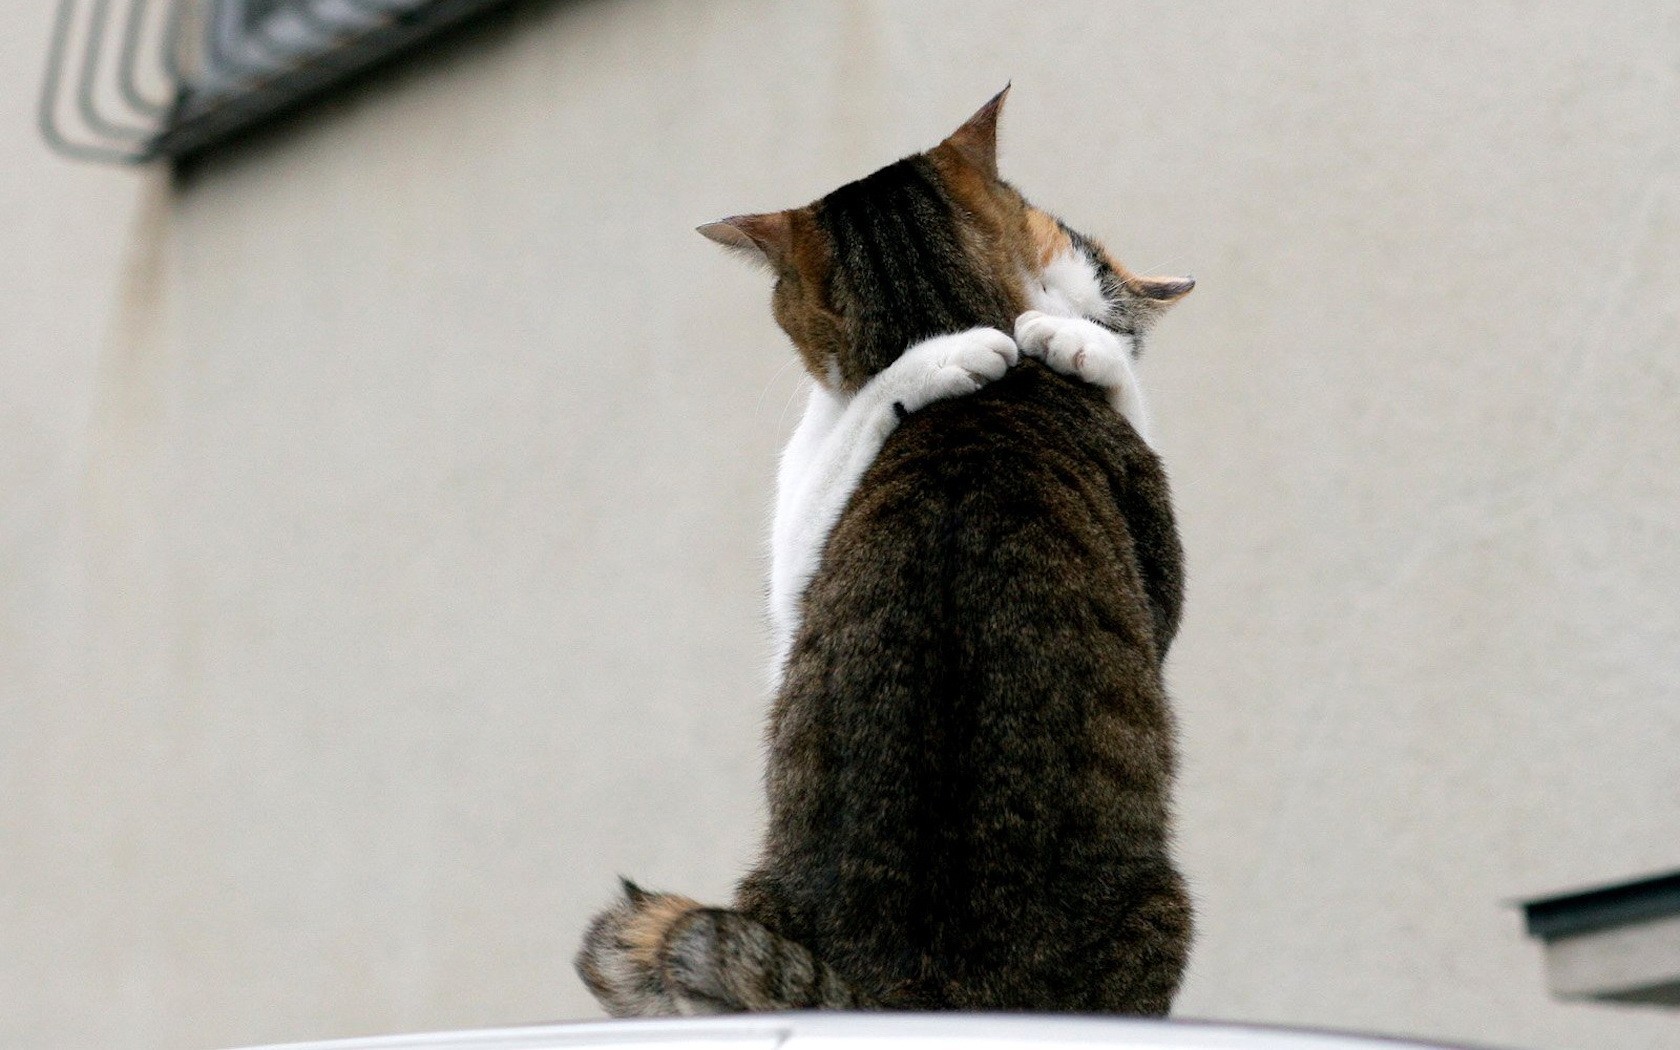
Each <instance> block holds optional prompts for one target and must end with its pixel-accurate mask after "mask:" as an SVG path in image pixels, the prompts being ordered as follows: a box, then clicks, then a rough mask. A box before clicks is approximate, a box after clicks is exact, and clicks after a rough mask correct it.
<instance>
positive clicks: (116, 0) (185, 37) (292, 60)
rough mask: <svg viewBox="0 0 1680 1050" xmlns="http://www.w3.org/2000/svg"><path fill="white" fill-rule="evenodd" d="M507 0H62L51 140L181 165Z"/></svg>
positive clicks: (77, 153)
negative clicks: (188, 157)
mask: <svg viewBox="0 0 1680 1050" xmlns="http://www.w3.org/2000/svg"><path fill="white" fill-rule="evenodd" d="M505 2H506V0H59V6H58V13H57V17H56V19H55V20H54V25H53V35H52V40H51V44H50V49H49V52H48V56H47V65H46V76H45V80H44V83H43V85H42V91H41V101H40V112H39V123H40V128H41V133H42V135H43V136H44V137H45V138H46V140H47V142H48V143H49V144H50V145H51V146H52V147H53V148H54V149H56V150H58V151H59V152H60V153H63V154H65V155H66V156H71V157H75V158H77V159H81V160H97V161H109V162H118V163H144V162H146V161H150V160H155V159H159V158H179V157H183V156H186V155H188V154H191V153H195V152H198V151H199V150H202V149H205V148H207V147H209V146H211V145H214V144H215V143H216V142H218V141H220V140H222V139H224V138H227V137H228V136H230V135H234V134H237V133H238V132H240V131H242V130H244V129H246V128H248V127H250V126H252V125H253V124H257V123H260V122H261V121H263V120H266V119H268V118H270V117H273V116H275V115H277V114H280V113H282V112H285V111H287V110H290V109H292V108H294V107H296V106H298V105H300V104H302V103H304V102H306V101H308V100H309V99H311V98H313V97H315V96H317V95H319V94H321V93H322V92H324V91H326V90H328V89H329V88H331V87H332V86H333V85H335V84H337V83H339V82H341V81H343V80H344V79H346V78H348V77H351V76H354V75H355V74H357V73H360V72H362V71H363V70H365V69H367V68H369V67H371V66H374V65H377V64H378V63H380V62H382V61H384V60H385V59H387V58H390V57H392V56H394V55H396V54H399V53H401V52H403V51H406V50H407V49H408V48H410V47H412V46H413V45H415V44H417V43H419V42H421V41H422V40H424V39H426V38H428V37H430V36H432V35H433V34H435V33H437V32H439V31H441V30H443V29H446V28H448V27H450V26H452V25H454V24H456V23H458V22H461V21H462V20H464V19H466V18H468V17H470V16H472V15H474V14H477V13H479V12H481V11H484V10H486V9H489V8H491V7H495V6H498V5H500V4H502V3H505Z"/></svg>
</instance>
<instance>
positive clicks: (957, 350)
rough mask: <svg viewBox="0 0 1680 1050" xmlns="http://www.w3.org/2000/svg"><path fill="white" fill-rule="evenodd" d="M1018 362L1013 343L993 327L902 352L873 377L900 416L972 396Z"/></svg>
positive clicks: (956, 335) (1018, 353)
mask: <svg viewBox="0 0 1680 1050" xmlns="http://www.w3.org/2000/svg"><path fill="white" fill-rule="evenodd" d="M1020 359H1021V355H1020V351H1019V350H1018V349H1017V348H1016V346H1015V340H1013V339H1011V338H1010V337H1009V336H1008V335H1006V334H1005V333H1003V332H1000V331H998V330H997V329H996V328H971V329H969V330H968V331H966V332H957V333H955V334H953V335H941V336H935V337H934V338H932V339H928V340H925V341H923V342H920V343H917V344H916V345H915V346H913V347H911V348H910V349H908V350H906V351H905V352H904V354H903V356H902V357H900V358H899V359H898V360H897V361H894V362H893V363H892V364H891V365H889V366H888V367H887V369H886V370H885V371H884V372H882V373H881V374H880V375H879V376H877V377H876V378H877V379H878V380H885V385H886V386H887V388H888V392H889V393H890V394H891V395H892V400H893V403H894V405H895V407H896V408H897V409H898V410H899V411H900V412H901V413H904V414H909V413H911V412H915V411H918V410H919V409H922V408H924V407H926V406H928V405H930V404H932V403H933V402H935V401H943V400H945V399H947V398H952V397H962V396H963V395H964V394H972V393H974V392H975V391H976V390H979V389H980V388H981V387H983V386H985V385H986V384H987V383H990V382H992V381H993V380H997V379H1002V378H1003V376H1004V373H1006V372H1008V371H1009V369H1010V366H1012V365H1014V364H1015V363H1016V362H1017V361H1019V360H1020Z"/></svg>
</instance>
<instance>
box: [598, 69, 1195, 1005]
mask: <svg viewBox="0 0 1680 1050" xmlns="http://www.w3.org/2000/svg"><path fill="white" fill-rule="evenodd" d="M1007 93H1008V89H1007V88H1006V89H1005V90H1004V93H1003V94H999V95H998V96H997V97H996V98H994V99H992V101H991V102H989V103H987V104H986V106H984V107H983V108H982V109H981V110H980V111H979V112H978V113H976V114H975V115H974V116H973V117H972V118H970V119H969V120H968V121H967V122H966V123H965V124H963V125H962V126H961V127H960V128H958V129H957V130H956V131H955V132H954V133H953V134H952V135H951V136H950V137H949V138H947V139H945V140H944V141H943V142H941V143H940V144H939V145H938V146H936V147H934V148H933V149H931V150H928V151H926V152H923V153H918V154H915V155H913V156H910V157H906V158H905V159H903V160H900V161H898V162H897V163H895V164H891V165H888V166H887V167H884V168H882V169H881V170H879V171H877V172H875V173H874V174H872V175H869V176H867V177H866V178H863V179H861V180H859V181H857V182H853V183H850V184H848V185H845V186H842V187H840V188H839V189H837V190H835V191H834V192H832V193H830V194H828V195H827V196H825V197H823V198H822V199H820V200H818V201H816V202H815V203H813V204H810V205H807V206H805V207H803V208H794V209H791V210H788V211H780V212H771V213H767V214H758V215H741V216H736V217H734V218H730V219H724V220H723V221H721V222H716V223H711V224H709V225H707V226H703V227H701V229H700V232H701V233H703V234H705V235H706V236H707V237H709V238H711V239H712V240H714V241H717V242H719V243H721V244H723V245H725V246H727V247H729V248H731V249H733V250H734V251H736V252H738V253H740V254H742V255H744V256H748V257H750V258H751V259H753V260H754V261H756V262H759V263H761V264H762V265H764V266H766V267H767V268H768V269H769V270H770V271H771V272H772V273H773V274H774V276H775V282H776V283H775V292H774V296H773V303H774V311H775V317H776V320H777V322H778V323H779V324H780V325H781V327H782V329H783V330H784V331H785V332H786V333H787V335H788V337H789V339H791V340H792V342H793V345H794V347H795V348H796V349H797V351H798V353H799V355H800V358H801V360H802V362H803V363H804V365H805V367H806V369H807V371H808V372H809V373H810V375H811V378H812V380H813V381H814V384H813V386H812V388H811V391H810V395H809V400H808V402H807V404H806V407H805V414H804V416H803V418H802V419H801V420H800V422H799V425H798V427H797V428H796V429H795V431H794V433H793V436H792V438H791V439H790V440H789V442H788V444H787V447H786V449H785V450H784V452H783V453H782V458H781V464H780V467H779V470H778V473H777V479H776V482H777V492H776V506H775V521H774V526H773V530H772V539H771V546H772V556H773V558H772V562H773V563H772V567H771V574H770V602H769V604H770V610H769V611H770V621H771V627H772V631H773V636H774V643H775V657H774V658H775V663H774V667H773V671H772V674H773V676H774V682H775V700H774V704H773V708H772V710H771V713H770V719H769V728H768V737H769V740H768V751H769V768H768V773H767V788H768V794H769V814H770V815H769V828H768V832H767V836H766V840H765V843H764V846H763V851H762V855H761V858H760V860H759V863H758V865H757V867H756V868H755V869H754V870H753V871H752V872H751V873H750V874H749V875H747V876H746V878H745V879H744V880H743V881H742V882H741V884H740V885H739V887H738V889H737V892H736V897H735V902H734V907H732V908H713V907H705V906H702V905H700V904H698V903H696V902H695V901H692V900H689V899H688V898H686V897H681V896H677V895H675V894H668V893H653V892H648V891H646V890H643V889H641V888H639V887H637V886H635V885H634V884H632V883H630V882H628V881H626V882H625V883H624V888H623V895H622V897H621V898H620V899H619V900H618V901H617V902H616V903H614V904H613V905H612V906H611V907H609V908H608V909H607V910H605V911H603V912H602V913H600V914H599V915H598V916H597V917H596V918H595V919H594V921H593V923H592V924H591V926H590V927H589V930H588V932H587V934H586V935H585V938H584V943H583V946H582V949H581V950H580V951H579V953H578V956H577V969H578V972H579V974H580V975H581V976H582V978H583V980H584V982H585V984H587V985H588V987H589V989H590V991H591V992H593V993H594V995H595V996H596V998H597V999H599V1000H600V1002H601V1003H602V1005H603V1006H605V1008H606V1009H607V1010H608V1011H609V1012H610V1013H612V1014H614V1015H617V1016H670V1015H688V1014H711V1013H724V1012H733V1011H745V1010H753V1011H760V1010H787V1009H804V1008H829V1009H895V1010H1015V1011H1078V1012H1102V1013H1123V1014H1143V1015H1160V1014H1165V1013H1166V1012H1167V1010H1168V1008H1169V1007H1170V1006H1171V1003H1172V999H1173V995H1174V993H1175V992H1176V990H1177V988H1178V984H1179V979H1180V977H1181V975H1182V973H1183V969H1184V965H1185V958H1186V954H1187V952H1188V948H1189V942H1190V935H1191V907H1190V900H1189V897H1188V895H1187V893H1186V891H1185V887H1184V883H1183V880H1182V878H1181V876H1180V875H1179V873H1178V871H1177V869H1176V868H1175V867H1174V865H1173V862H1172V858H1171V855H1170V852H1171V851H1170V847H1171V841H1170V839H1171V835H1170V818H1171V806H1170V798H1169V794H1170V787H1171V781H1172V777H1173V767H1174V762H1175V758H1174V751H1175V744H1174V725H1173V718H1172V713H1171V711H1170V710H1169V706H1168V701H1167V696H1166V693H1165V690H1164V688H1163V684H1162V673H1161V664H1162V660H1163V658H1164V657H1165V655H1166V652H1167V647H1168V645H1169V644H1170V643H1171V641H1172V638H1173V635H1174V632H1175V631H1176V630H1177V626H1178V620H1179V607H1180V602H1181V599H1182V593H1183V575H1182V572H1183V570H1182V549H1181V547H1180V543H1179V538H1178V532H1177V528H1176V526H1175V525H1174V521H1173V514H1172V507H1171V502H1170V499H1169V495H1168V490H1167V481H1166V477H1165V475H1164V473H1163V471H1162V467H1161V462H1160V460H1159V459H1158V458H1157V457H1156V455H1155V453H1154V451H1153V450H1152V449H1151V447H1150V444H1149V425H1148V418H1147V415H1146V411H1145V406H1144V400H1143V396H1142V391H1141V389H1140V388H1139V386H1138V381H1137V377H1136V374H1135V372H1134V370H1133V362H1134V359H1135V358H1136V357H1137V356H1138V354H1139V352H1140V350H1141V349H1142V345H1143V340H1144V337H1145V335H1146V333H1147V332H1148V330H1149V329H1150V327H1151V326H1152V325H1153V323H1154V322H1155V320H1156V319H1157V318H1158V317H1159V316H1160V315H1161V313H1162V312H1163V311H1164V310H1165V309H1166V307H1168V306H1169V305H1171V304H1172V303H1174V302H1176V301H1177V300H1178V299H1180V298H1181V297H1183V296H1184V295H1185V294H1186V293H1187V292H1189V291H1190V289H1191V287H1192V285H1193V283H1194V282H1193V281H1191V280H1190V279H1189V278H1154V277H1140V276H1137V275H1135V274H1133V273H1132V272H1130V271H1129V270H1127V269H1126V268H1125V267H1124V266H1122V265H1121V264H1120V263H1119V261H1117V260H1116V259H1115V258H1114V257H1113V256H1112V255H1110V254H1109V253H1108V252H1107V250H1106V249H1104V248H1103V247H1102V245H1100V244H1098V243H1097V242H1096V241H1095V240H1093V239H1092V238H1090V237H1087V236H1085V235H1083V234H1081V233H1078V232H1077V231H1075V230H1073V229H1071V228H1070V227H1069V226H1068V225H1067V224H1066V223H1064V222H1062V221H1060V220H1059V219H1057V218H1055V217H1054V216H1051V215H1049V214H1047V213H1045V212H1043V211H1040V210H1039V209H1037V208H1035V207H1033V206H1032V205H1031V204H1029V203H1028V202H1027V200H1026V199H1025V198H1024V197H1022V195H1021V194H1020V193H1019V192H1018V191H1017V190H1016V189H1015V188H1014V187H1013V186H1011V185H1010V184H1009V183H1007V182H1004V181H1003V180H1002V179H1001V178H999V176H998V167H997V125H998V116H999V113H1000V111H1001V109H1002V106H1003V102H1004V97H1005V95H1006V94H1007Z"/></svg>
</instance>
